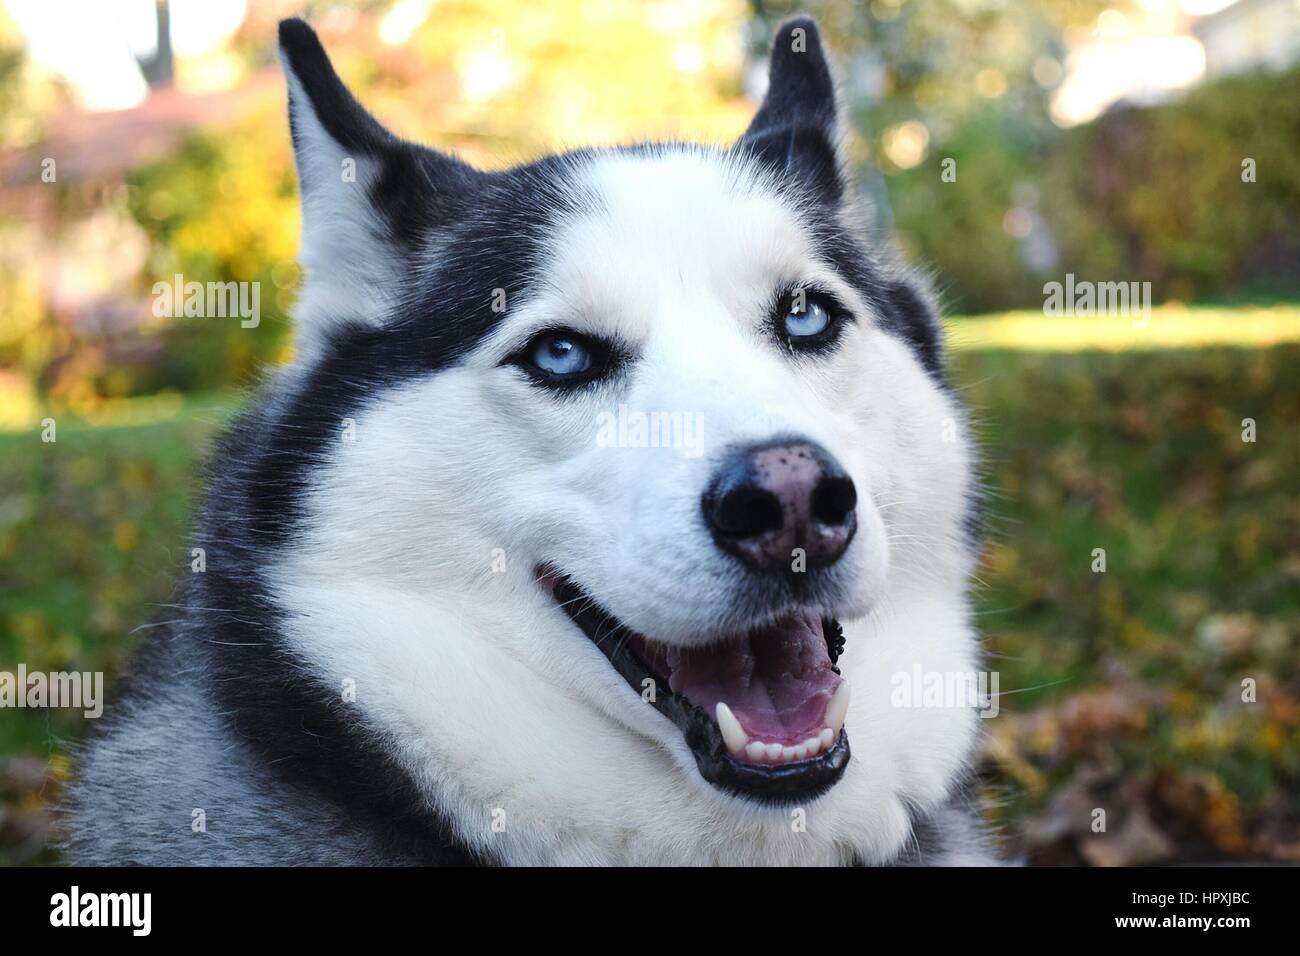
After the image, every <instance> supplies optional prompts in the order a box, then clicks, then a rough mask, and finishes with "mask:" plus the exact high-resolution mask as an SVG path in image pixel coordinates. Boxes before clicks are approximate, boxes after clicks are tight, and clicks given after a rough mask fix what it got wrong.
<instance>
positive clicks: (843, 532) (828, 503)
mask: <svg viewBox="0 0 1300 956" xmlns="http://www.w3.org/2000/svg"><path fill="white" fill-rule="evenodd" d="M857 504H858V493H857V489H855V488H854V487H853V480H852V479H851V478H849V476H848V474H847V473H846V472H845V471H844V469H843V467H841V466H840V463H839V462H838V461H836V460H835V459H834V458H833V457H832V456H831V454H830V453H829V452H827V451H826V450H825V449H824V448H822V447H821V446H820V445H817V444H814V443H813V442H810V441H803V440H793V441H782V442H779V443H776V444H766V445H758V446H753V447H750V448H743V449H738V450H735V451H732V452H731V453H730V454H729V455H728V456H727V458H726V460H725V461H723V463H722V465H721V467H719V468H718V470H717V472H715V473H714V476H713V481H712V483H711V484H710V485H709V489H708V490H707V491H706V492H705V493H704V520H705V522H706V523H707V524H708V526H709V530H710V531H712V533H713V539H714V541H716V542H717V543H718V546H719V547H721V548H722V549H723V550H725V551H728V552H730V553H731V554H734V555H735V556H736V557H738V558H740V559H741V560H742V561H744V562H745V563H746V564H747V565H749V566H750V567H751V568H754V569H755V570H757V571H793V570H797V569H798V563H797V558H798V555H797V554H796V553H795V552H796V549H802V550H803V552H804V556H805V558H806V562H807V567H810V568H812V567H824V566H825V565H828V564H834V563H835V562H836V561H838V560H839V558H840V555H842V554H843V553H844V550H845V549H846V548H847V547H848V546H849V541H850V540H852V538H853V532H854V530H855V529H856V527H857V518H856V514H855V511H854V509H855V508H856V507H857Z"/></svg>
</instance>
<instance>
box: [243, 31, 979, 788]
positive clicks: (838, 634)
mask: <svg viewBox="0 0 1300 956" xmlns="http://www.w3.org/2000/svg"><path fill="white" fill-rule="evenodd" d="M281 40H282V48H283V55H284V60H285V64H286V73H287V75H288V81H289V89H290V116H291V126H292V133H293V140H294V145H295V150H296V154H297V161H298V167H299V172H300V178H301V182H302V194H303V218H304V227H303V247H302V260H303V264H304V267H305V270H306V275H307V281H306V286H305V290H304V293H303V297H302V301H301V303H300V308H299V321H300V324H301V329H300V336H299V353H300V358H299V360H298V363H297V365H296V366H295V368H294V369H293V370H291V371H290V373H289V378H290V381H289V384H288V386H287V388H286V392H285V394H286V395H287V397H286V398H284V399H283V400H282V401H281V403H280V405H279V406H278V410H277V415H278V419H277V421H278V422H279V423H280V424H279V426H278V431H277V440H280V441H283V442H284V443H286V446H294V445H295V444H297V445H298V446H300V447H299V448H298V451H299V452H301V453H295V452H292V451H289V452H286V454H285V457H284V461H286V462H292V467H293V468H294V469H297V471H296V472H295V477H294V479H293V481H291V482H290V486H291V489H292V492H293V493H292V494H290V495H287V496H284V497H283V498H281V499H278V500H277V501H276V502H275V503H274V505H273V506H267V507H266V508H265V509H264V510H265V514H264V519H265V522H266V526H265V527H264V528H263V529H261V530H264V531H266V532H267V535H268V536H267V538H266V540H267V542H268V543H270V544H271V545H273V546H277V547H282V548H283V549H284V552H285V555H286V560H285V562H284V563H283V565H282V571H281V578H280V581H281V586H282V592H281V593H282V595H284V598H283V599H284V601H285V602H286V603H287V604H288V605H290V606H291V607H292V608H293V609H294V610H295V613H296V615H297V617H298V619H299V620H301V621H302V622H304V623H303V626H302V628H301V630H302V632H303V634H304V635H305V634H307V633H308V632H309V631H312V630H313V629H315V630H320V629H328V628H330V627H333V629H334V630H336V631H338V630H341V631H343V632H345V633H346V635H347V636H346V637H341V638H339V639H338V640H337V643H336V645H334V647H333V650H332V652H331V653H332V655H333V659H332V665H331V666H332V667H333V668H334V669H335V670H337V671H338V672H339V673H342V674H348V673H353V674H357V673H367V674H368V675H371V676H373V677H374V678H375V680H377V681H380V682H383V681H390V682H395V683H397V684H401V683H403V682H407V683H409V685H410V690H411V693H412V694H416V693H417V688H418V686H420V685H419V684H418V683H417V682H418V681H419V680H424V681H426V682H428V685H429V686H439V687H443V688H445V687H446V683H445V682H446V681H447V677H446V676H445V675H446V674H447V673H455V674H457V675H459V676H458V677H457V680H459V681H461V682H462V685H461V686H462V687H463V688H464V690H465V692H467V693H482V694H484V695H487V696H491V697H492V700H487V699H484V700H483V703H482V711H481V721H480V726H479V728H478V730H479V731H481V732H482V736H483V737H484V738H489V737H495V736H496V735H499V734H502V733H506V732H507V726H508V725H511V724H512V722H513V723H517V722H518V721H527V722H529V723H530V724H531V725H532V726H529V727H527V728H519V727H518V726H509V730H508V732H509V733H511V734H519V733H526V734H529V735H531V737H532V740H533V741H534V743H533V745H534V746H536V747H538V748H541V749H542V750H546V749H547V748H550V749H551V750H554V751H555V753H554V754H552V756H553V757H554V758H555V759H556V760H557V761H560V762H562V761H564V760H565V759H566V756H565V755H564V754H563V753H561V752H560V749H561V748H562V747H563V746H566V745H567V746H569V747H575V748H591V749H592V750H593V752H595V751H596V750H598V749H599V748H600V747H601V746H604V744H603V743H601V741H600V738H601V732H600V730H599V727H600V726H601V723H602V722H604V726H605V727H606V728H608V727H609V726H610V722H613V723H615V724H619V725H622V727H624V728H625V729H630V730H631V731H633V732H634V735H635V736H636V739H640V740H643V741H648V742H649V747H650V748H651V749H653V748H655V747H659V748H662V749H661V750H660V752H661V753H662V752H663V750H667V751H668V752H670V753H674V754H678V755H682V754H689V757H688V758H686V759H688V760H693V764H692V765H691V769H690V770H686V772H688V773H690V772H692V771H693V769H694V768H696V767H697V768H698V771H699V773H700V774H702V776H703V777H704V778H705V779H706V780H707V781H709V783H710V784H712V785H714V786H715V787H716V788H718V789H720V790H722V791H724V792H726V793H728V794H730V795H731V796H732V797H734V796H739V797H741V798H742V799H743V800H755V799H757V800H760V801H764V800H766V801H770V800H773V799H775V800H778V801H779V800H787V799H794V798H809V797H812V796H815V795H817V794H819V793H822V792H824V791H825V790H826V789H827V788H830V787H832V786H833V785H834V784H835V783H836V781H837V780H838V779H840V777H841V775H842V774H843V773H844V771H845V767H846V765H847V764H848V762H849V747H848V729H849V727H851V725H852V720H851V719H850V720H849V724H848V725H847V726H846V724H845V719H846V713H848V712H849V689H848V681H847V680H846V678H847V677H848V676H849V674H848V672H846V673H845V674H843V675H841V673H840V666H839V665H841V664H842V663H843V662H842V661H840V659H839V655H840V652H841V650H842V647H843V634H842V632H843V628H844V626H845V625H847V624H849V623H850V622H852V621H855V620H861V619H863V618H864V617H865V616H867V615H868V614H869V613H871V612H873V611H875V610H878V609H880V608H882V607H886V606H888V605H890V604H891V602H892V604H893V606H894V607H906V606H908V602H909V600H911V597H912V596H914V595H918V594H926V593H942V594H944V595H947V596H951V595H955V594H960V593H961V591H962V589H963V587H964V582H965V579H966V577H967V575H968V573H969V570H970V564H971V548H970V542H969V537H968V529H967V527H966V519H967V515H968V512H969V498H970V495H971V479H970V462H969V457H968V456H969V451H968V446H967V441H966V438H965V426H964V420H963V418H962V416H961V413H960V411H959V410H958V407H957V405H956V403H955V402H954V401H953V399H952V397H951V394H950V392H949V390H948V388H947V386H946V384H945V382H944V371H943V361H942V349H941V341H940V331H941V330H940V325H939V322H938V319H937V316H936V313H935V310H934V309H933V308H932V306H931V304H930V301H929V299H928V298H927V296H926V294H925V293H924V291H923V290H922V289H921V288H920V287H918V285H917V284H916V282H915V281H914V279H913V278H912V277H911V276H910V275H909V274H907V273H905V272H902V271H900V270H899V269H898V268H897V267H895V266H893V265H892V264H891V263H890V262H889V260H888V258H887V257H886V256H885V255H884V254H883V253H882V252H881V251H880V250H876V249H872V248H870V247H869V246H867V245H866V244H865V243H864V240H863V232H864V228H863V225H862V223H861V222H859V220H858V218H857V217H856V215H855V210H854V201H853V195H852V192H851V186H850V183H849V181H848V179H847V177H846V173H845V167H844V164H843V163H842V161H841V157H840V153H839V147H838V141H839V136H840V133H841V131H840V129H839V125H838V124H839V118H838V111H837V106H836V100H835V92H834V87H833V83H832V79H831V74H830V72H829V70H828V67H827V63H826V59H825V56H824V54H823V51H822V48H821V45H820V40H819V37H818V32H817V28H816V25H815V24H814V23H813V22H812V21H811V20H807V19H799V20H793V21H790V22H788V23H786V24H785V25H784V26H782V28H781V29H780V31H779V33H778V36H777V39H776V42H775V47H774V50H773V54H772V60H771V70H770V76H771V79H770V88H769V91H768V93H767V96H766V99H765V100H764V102H763V104H762V107H761V108H760V110H759V111H758V113H757V115H756V116H755V117H754V120H753V122H752V124H751V125H750V127H749V129H748V130H747V132H746V133H745V134H744V135H743V136H742V137H741V139H740V140H739V141H738V142H736V143H735V144H734V145H732V146H730V147H728V148H709V147H700V146H689V145H678V144H669V145H643V146H635V147H629V148H618V149H596V150H584V151H579V152H575V153H569V154H564V155H560V156H554V157H549V158H546V159H543V160H541V161H539V162H536V163H532V164H530V165H526V166H522V167H518V168H515V169H511V170H508V171H504V172H492V173H487V172H480V171H477V170H474V169H472V168H470V167H469V166H467V165H465V164H463V163H461V162H459V161H458V160H456V159H454V158H452V157H450V156H447V155H445V154H442V153H439V152H436V151H433V150H430V149H426V148H423V147H420V146H416V145H413V144H410V143H407V142H404V141H402V140H400V139H398V138H396V137H394V136H393V135H392V134H390V133H389V132H388V131H386V130H385V129H384V128H383V127H382V126H380V124H379V123H378V122H376V121H375V120H374V119H373V118H372V117H371V116H370V115H369V114H368V113H367V112H365V111H364V110H363V109H362V107H361V106H360V105H358V103H357V102H356V100H355V99H354V98H353V97H352V96H351V94H350V93H349V92H348V91H347V89H346V88H345V87H344V86H343V85H342V83H341V82H340V80H339V79H338V77H337V75H336V74H335V73H334V71H333V69H332V68H331V66H330V64H329V61H328V59H327V58H326V56H325V53H324V51H323V50H322V48H321V46H320V44H319V42H318V41H317V39H316V37H315V35H314V34H313V33H312V32H311V31H310V30H309V29H308V28H307V27H306V25H305V24H303V23H301V22H300V21H289V22H286V23H285V24H284V25H283V27H282V31H281ZM340 594H342V595H345V597H342V598H341V597H339V595H340ZM323 606H329V607H330V608H331V611H329V612H327V611H324V610H322V607H323ZM359 606H364V607H366V608H368V610H367V611H364V612H362V611H355V609H356V608H357V607H359ZM329 614H333V616H334V618H335V619H336V620H335V623H334V624H332V625H331V624H330V623H329V621H328V620H327V617H328V615H329ZM340 617H342V618H343V619H344V620H345V621H346V622H347V623H346V624H343V625H340V624H339V623H338V622H337V619H338V618H340ZM918 626H924V625H923V624H919V625H918ZM399 631H400V633H398V632H399ZM302 639H303V640H304V641H312V640H318V639H319V638H318V637H308V636H304V637H303V638H302ZM317 653H320V652H319V651H317ZM850 653H851V649H850ZM368 656H369V657H371V658H375V659H378V658H381V657H382V659H383V660H384V661H386V662H387V664H386V666H387V667H388V668H389V671H388V672H387V673H386V672H384V671H382V670H381V669H379V668H378V667H375V668H374V669H373V670H371V671H366V668H367V666H370V665H368V664H367V663H366V662H365V661H363V660H362V658H366V657H368ZM487 660H490V661H492V663H491V664H482V663H481V662H482V661H487ZM469 661H473V662H475V663H472V664H471V663H467V662H469ZM493 668H499V669H500V670H501V672H502V673H499V674H498V675H496V676H497V678H498V681H497V684H496V685H494V684H493V675H492V674H490V673H485V672H486V671H490V670H492V669H493ZM394 669H395V670H396V671H397V672H396V673H394V672H393V671H394ZM507 671H508V672H509V673H512V674H513V673H516V672H517V673H518V674H520V675H526V676H525V677H521V678H520V679H521V680H524V681H526V682H531V683H526V684H523V685H519V684H516V685H512V686H513V687H514V689H513V690H511V691H509V692H506V691H504V690H500V689H499V684H501V683H502V682H508V681H507V679H506V676H505V672H507ZM440 675H441V676H440ZM439 681H442V682H443V683H442V684H439ZM629 684H630V685H631V686H630V689H629V686H628V685H629ZM539 685H540V686H541V687H544V688H547V690H540V689H538V686H539ZM494 687H497V688H498V689H492V688H494ZM472 688H473V689H472ZM555 689H558V696H559V697H562V698H563V699H564V700H565V701H566V703H565V704H564V706H566V707H571V708H572V709H573V712H574V714H577V713H578V712H579V711H581V713H582V714H583V715H587V716H590V715H596V717H597V718H598V719H596V720H594V721H589V720H586V718H585V717H584V718H581V719H580V718H579V717H577V716H574V717H573V725H574V726H575V727H576V726H581V727H585V728H589V729H590V728H594V729H595V731H594V733H590V732H589V731H584V733H588V736H587V738H585V739H575V736H574V734H572V733H571V734H570V735H569V736H568V737H567V738H563V739H561V738H560V737H558V736H555V735H554V734H553V732H552V730H551V729H550V728H548V727H547V726H546V724H547V718H546V717H545V715H544V714H542V713H541V711H540V710H539V708H543V707H546V706H557V705H556V704H555V700H556V699H557V697H556V696H551V694H552V691H554V690H555ZM436 693H444V691H437V692H434V691H430V696H429V697H428V698H425V699H423V700H422V701H417V702H416V703H414V704H411V705H410V706H411V707H412V708H414V709H411V710H407V711H404V712H403V713H402V714H401V716H399V717H395V718H394V721H390V723H392V722H396V724H397V725H398V726H400V727H413V726H415V725H416V724H417V723H418V722H419V717H418V714H417V711H418V708H419V707H420V706H424V707H428V708H437V707H439V706H442V704H443V703H444V702H445V696H444V700H443V701H439V700H438V699H436V697H435V694H436ZM521 695H522V696H523V697H527V698H529V700H528V701H527V702H521V701H520V700H519V698H520V696H521ZM542 697H545V698H546V700H547V701H548V702H549V703H546V704H541V703H539V700H538V699H540V698H542ZM535 698H536V699H535ZM665 718H667V719H665ZM566 719H567V718H566ZM584 721H585V722H584ZM472 723H473V722H472V721H467V722H466V724H465V725H464V726H462V727H461V728H460V731H461V732H463V733H464V734H466V735H471V736H472V735H473V734H474V733H475V732H476V731H475V728H474V727H472V726H470V725H471V724H472ZM871 732H873V731H872V730H871V729H870V728H864V733H871ZM606 736H607V735H606ZM566 741H567V744H566ZM427 746H431V747H434V748H436V747H437V746H438V745H437V744H428V745H427ZM479 746H482V747H489V748H490V747H491V746H493V745H492V744H491V743H490V742H488V741H487V740H486V739H485V740H484V741H482V742H479ZM498 756H499V758H500V759H501V760H506V761H508V760H509V759H511V758H510V757H509V756H508V755H507V754H506V752H505V751H501V752H500V753H499V754H498ZM684 769H685V768H684Z"/></svg>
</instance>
